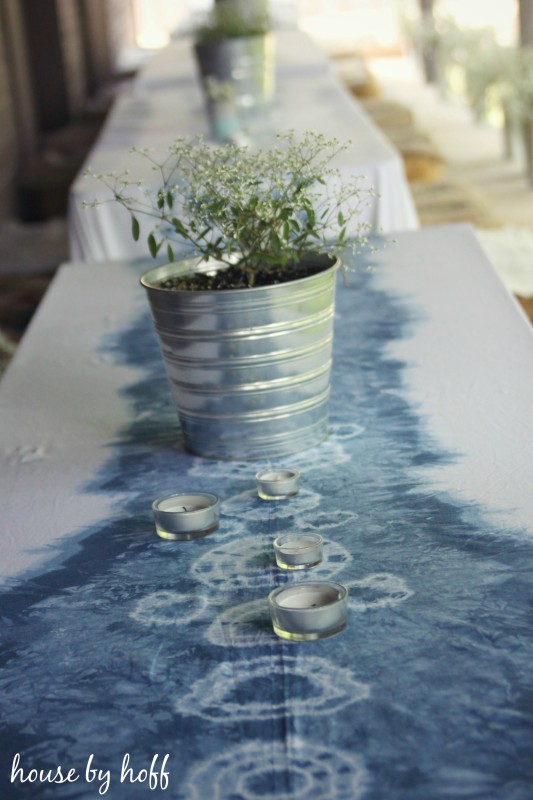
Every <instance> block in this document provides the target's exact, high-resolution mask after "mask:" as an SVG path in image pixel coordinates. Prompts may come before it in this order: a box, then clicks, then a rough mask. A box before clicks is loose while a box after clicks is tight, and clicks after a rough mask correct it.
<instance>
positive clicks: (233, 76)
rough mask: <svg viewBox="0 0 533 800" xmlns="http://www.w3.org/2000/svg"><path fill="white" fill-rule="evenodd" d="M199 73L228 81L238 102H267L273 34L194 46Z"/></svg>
mask: <svg viewBox="0 0 533 800" xmlns="http://www.w3.org/2000/svg"><path fill="white" fill-rule="evenodd" d="M194 49H195V53H196V58H197V61H198V65H199V67H200V73H201V75H202V78H203V79H204V80H205V79H206V78H207V77H215V78H218V80H220V81H231V83H233V85H234V86H235V90H236V96H237V103H238V104H240V105H244V106H251V105H255V104H258V103H259V104H262V103H269V102H270V101H271V100H272V98H273V96H274V83H275V38H274V35H273V34H272V33H266V34H259V35H257V36H238V37H234V38H229V39H223V40H220V41H212V42H197V43H196V44H195V45H194Z"/></svg>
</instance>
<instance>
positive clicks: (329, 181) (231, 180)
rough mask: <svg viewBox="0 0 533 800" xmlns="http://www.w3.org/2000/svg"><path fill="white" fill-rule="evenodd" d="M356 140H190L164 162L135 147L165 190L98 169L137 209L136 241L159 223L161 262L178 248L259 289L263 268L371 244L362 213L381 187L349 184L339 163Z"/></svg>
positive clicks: (152, 245) (153, 245)
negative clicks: (254, 143)
mask: <svg viewBox="0 0 533 800" xmlns="http://www.w3.org/2000/svg"><path fill="white" fill-rule="evenodd" d="M348 146H349V143H347V144H341V143H339V142H338V141H337V140H336V139H328V138H326V137H325V136H323V135H322V134H319V133H313V132H307V133H305V134H303V135H302V137H301V138H299V137H298V136H297V135H296V134H295V132H294V131H289V132H288V133H286V134H280V135H278V137H277V141H276V143H275V144H274V145H273V146H272V147H271V148H269V149H259V150H255V149H252V148H250V147H248V146H240V145H238V144H233V143H230V144H221V145H213V144H211V143H208V142H206V141H204V140H203V139H202V138H201V137H194V138H184V137H180V138H178V139H176V140H175V141H174V142H172V144H171V145H170V147H169V149H168V154H167V155H166V157H165V158H164V160H163V161H162V162H159V161H157V160H156V158H155V157H154V155H153V153H152V152H151V151H149V150H146V149H135V150H134V155H136V156H137V157H140V158H143V159H148V161H149V162H150V165H151V168H152V169H153V170H154V172H155V173H156V174H157V176H158V181H157V188H155V189H154V187H153V186H151V187H148V188H146V187H145V186H144V184H142V183H141V182H139V181H137V180H134V179H133V178H132V177H131V176H130V174H129V172H126V173H122V174H114V173H111V174H106V175H97V174H95V173H92V172H91V171H88V174H90V175H91V176H92V177H93V178H96V179H98V180H99V181H100V182H101V183H103V184H104V185H105V186H106V187H107V188H108V189H109V190H110V192H111V197H110V198H109V199H110V200H112V201H113V200H114V201H117V202H118V203H120V204H121V205H122V206H123V207H124V208H125V209H126V210H127V211H128V213H129V215H130V218H131V231H132V235H133V238H134V239H135V240H138V239H139V237H140V232H141V226H140V223H139V217H140V216H141V215H144V216H147V217H148V218H150V219H152V220H153V226H152V228H151V230H150V232H149V234H148V237H147V246H148V250H149V252H150V255H151V256H152V257H153V258H159V257H160V256H161V255H162V253H165V252H166V256H167V258H168V260H169V261H174V260H175V258H176V255H177V254H178V255H179V256H180V257H183V256H184V255H186V256H187V257H191V256H194V257H196V256H197V257H198V258H199V261H201V260H204V261H207V260H209V259H215V260H216V261H218V262H221V263H222V264H225V265H228V266H231V267H232V269H233V273H235V270H239V271H240V272H241V273H242V274H243V275H244V276H245V281H244V284H243V285H245V286H254V285H256V283H257V275H258V274H259V273H260V272H261V271H267V272H269V273H270V274H272V273H273V272H275V271H278V273H279V272H280V271H282V272H284V273H285V274H286V273H288V272H289V271H290V270H291V269H294V268H295V267H297V265H298V264H299V263H300V262H301V261H302V259H303V258H304V256H306V255H307V254H309V253H310V252H315V253H316V252H320V253H324V254H327V255H329V256H333V257H341V256H342V254H343V253H345V252H346V250H348V249H349V250H351V251H354V252H355V251H357V250H358V249H359V247H361V246H363V245H367V244H368V239H367V234H368V230H369V225H368V223H366V222H364V221H363V220H362V218H361V217H362V211H363V208H364V207H365V206H366V205H367V204H368V203H370V202H372V198H373V196H374V192H373V190H372V189H371V188H365V187H363V186H362V185H361V184H362V178H361V176H354V177H352V178H350V179H348V180H343V179H342V177H341V175H340V172H339V170H338V169H337V168H336V167H335V166H334V165H333V162H334V160H335V158H336V156H337V155H338V154H339V153H340V152H341V151H342V150H344V149H345V148H346V147H348ZM100 202H103V201H102V200H95V201H94V203H93V204H91V205H96V204H99V203H100ZM178 242H179V243H180V249H179V253H178V252H177V251H176V249H175V248H176V243H178ZM184 245H185V246H184ZM292 277H296V276H295V275H293V276H292ZM290 279H292V278H291V275H290V274H289V276H288V277H282V278H279V280H280V281H283V280H290ZM272 282H275V281H272Z"/></svg>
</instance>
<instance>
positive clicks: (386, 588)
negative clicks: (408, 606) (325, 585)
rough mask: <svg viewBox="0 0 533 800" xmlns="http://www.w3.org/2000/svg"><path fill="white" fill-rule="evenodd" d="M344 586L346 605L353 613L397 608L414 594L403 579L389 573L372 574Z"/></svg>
mask: <svg viewBox="0 0 533 800" xmlns="http://www.w3.org/2000/svg"><path fill="white" fill-rule="evenodd" d="M346 586H347V587H348V592H349V594H348V605H349V607H350V608H351V609H352V610H353V611H366V610H367V609H376V608H386V607H387V606H397V605H399V603H403V602H404V600H408V599H409V598H410V597H412V596H413V594H414V592H413V591H412V590H411V589H409V587H408V586H407V584H406V582H405V581H404V579H403V578H400V577H398V576H397V575H392V574H391V573H390V572H374V573H373V574H371V575H367V576H366V577H364V578H361V579H360V580H353V581H349V582H348V583H347V584H346ZM358 594H359V596H358Z"/></svg>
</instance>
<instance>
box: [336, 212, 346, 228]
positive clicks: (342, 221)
mask: <svg viewBox="0 0 533 800" xmlns="http://www.w3.org/2000/svg"><path fill="white" fill-rule="evenodd" d="M337 222H338V223H339V225H340V226H341V227H342V226H343V225H344V216H343V214H342V211H339V213H338V214H337Z"/></svg>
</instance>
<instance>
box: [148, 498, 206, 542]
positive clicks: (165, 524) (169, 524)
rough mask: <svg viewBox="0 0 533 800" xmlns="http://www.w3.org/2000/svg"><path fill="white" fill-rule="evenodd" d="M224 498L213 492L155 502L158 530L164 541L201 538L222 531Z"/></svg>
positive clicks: (155, 519) (153, 508)
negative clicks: (220, 518)
mask: <svg viewBox="0 0 533 800" xmlns="http://www.w3.org/2000/svg"><path fill="white" fill-rule="evenodd" d="M219 506H220V498H219V497H217V495H216V494H211V493H210V492H201V493H200V492H198V493H196V494H185V493H179V494H171V495H168V496H167V497H162V498H160V499H159V500H154V502H153V503H152V511H153V515H154V521H155V528H156V531H157V533H158V535H159V536H161V538H162V539H198V538H199V537H200V536H207V535H208V534H209V533H213V531H216V529H217V528H218V513H219Z"/></svg>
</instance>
